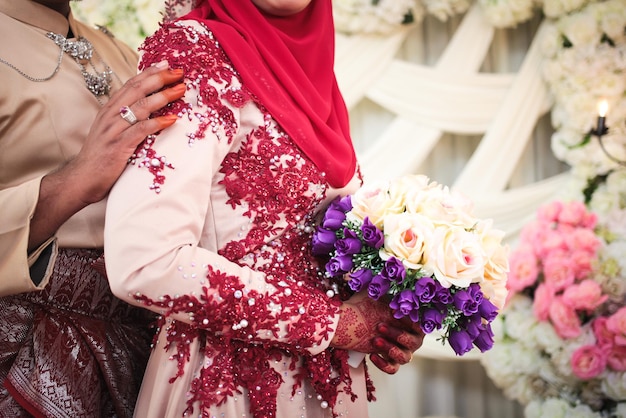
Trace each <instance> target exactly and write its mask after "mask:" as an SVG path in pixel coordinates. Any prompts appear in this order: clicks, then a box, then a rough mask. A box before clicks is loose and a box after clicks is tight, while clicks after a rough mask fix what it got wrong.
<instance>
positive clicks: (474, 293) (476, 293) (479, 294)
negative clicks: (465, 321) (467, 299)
mask: <svg viewBox="0 0 626 418" xmlns="http://www.w3.org/2000/svg"><path fill="white" fill-rule="evenodd" d="M467 292H468V293H469V294H470V296H471V297H472V299H474V302H476V303H477V304H479V305H480V303H481V302H482V301H483V299H484V296H483V291H482V290H481V289H480V285H479V284H478V283H472V284H470V286H469V288H468V289H467Z"/></svg>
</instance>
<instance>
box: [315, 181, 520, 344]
mask: <svg viewBox="0 0 626 418" xmlns="http://www.w3.org/2000/svg"><path fill="white" fill-rule="evenodd" d="M503 235H504V234H503V232H501V231H499V230H497V229H494V228H492V222H491V221H484V220H480V219H477V218H475V217H474V216H473V215H472V203H471V202H470V201H469V200H468V199H466V198H464V197H463V196H461V195H460V194H457V193H453V192H451V191H450V190H449V189H448V188H447V187H443V186H442V185H440V184H437V183H436V182H431V181H430V179H429V178H428V177H426V176H423V175H407V176H403V177H400V178H398V179H396V180H394V181H390V182H378V183H372V184H369V185H367V184H366V185H364V186H363V187H362V188H360V189H359V190H358V191H357V192H356V193H355V194H354V195H352V196H347V197H343V198H337V199H335V200H334V201H333V202H331V204H330V205H329V207H328V209H327V210H326V212H325V214H324V217H323V220H322V222H321V224H320V225H319V226H318V227H317V229H316V231H315V233H314V235H313V252H314V253H315V254H316V255H318V256H324V257H327V258H328V261H327V262H326V267H325V269H326V275H327V276H328V277H329V278H331V280H336V281H338V282H344V281H346V280H347V285H348V286H349V288H350V289H351V290H352V291H354V292H361V291H363V292H367V294H368V295H369V297H371V298H373V299H376V300H378V299H380V298H383V299H384V300H386V301H388V303H389V307H390V308H391V309H392V311H393V315H394V317H395V318H396V319H401V318H404V317H408V318H410V319H411V320H412V321H413V322H416V323H419V324H420V327H421V328H422V330H423V331H424V333H431V332H433V331H436V330H437V331H439V332H440V334H441V340H442V343H445V342H446V341H447V342H449V344H450V346H451V347H452V348H453V349H454V351H455V353H456V354H457V355H462V354H464V353H466V352H468V351H470V350H471V349H472V348H473V346H476V347H477V348H478V349H479V350H481V352H484V351H486V350H488V349H490V348H491V347H492V345H493V332H492V330H491V326H490V323H491V322H492V321H493V320H494V318H495V317H496V315H497V312H498V309H500V307H501V306H502V305H503V304H504V300H505V298H506V278H507V272H508V252H507V250H508V248H507V247H506V246H504V245H502V243H501V242H502V238H503Z"/></svg>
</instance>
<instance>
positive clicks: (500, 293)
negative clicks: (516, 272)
mask: <svg viewBox="0 0 626 418" xmlns="http://www.w3.org/2000/svg"><path fill="white" fill-rule="evenodd" d="M492 224H493V222H492V221H491V220H486V221H480V222H478V223H477V224H476V230H475V232H476V233H477V234H478V236H479V237H480V240H481V244H482V246H483V248H484V250H485V255H486V260H487V261H486V263H485V277H484V279H485V280H484V281H483V282H481V283H480V288H481V290H482V291H483V294H484V295H485V296H486V297H487V299H489V300H490V301H491V303H493V304H494V305H496V306H497V307H498V309H502V307H503V306H504V302H505V300H506V296H507V293H508V292H507V289H506V279H507V274H508V272H509V247H508V246H506V245H502V240H503V239H504V231H501V230H499V229H495V228H492V227H491V226H492Z"/></svg>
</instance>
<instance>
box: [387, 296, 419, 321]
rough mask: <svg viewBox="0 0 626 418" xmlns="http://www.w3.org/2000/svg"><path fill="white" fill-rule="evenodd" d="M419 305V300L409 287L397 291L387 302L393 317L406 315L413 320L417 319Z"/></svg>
mask: <svg viewBox="0 0 626 418" xmlns="http://www.w3.org/2000/svg"><path fill="white" fill-rule="evenodd" d="M419 306H420V305H419V301H418V300H417V298H416V297H415V294H414V293H413V292H412V291H411V290H410V289H405V290H403V291H402V292H400V293H398V294H397V295H395V296H394V297H393V299H391V302H389V307H390V308H391V309H393V317H394V318H396V319H401V318H404V317H405V316H408V317H409V318H411V321H413V322H417V321H419Z"/></svg>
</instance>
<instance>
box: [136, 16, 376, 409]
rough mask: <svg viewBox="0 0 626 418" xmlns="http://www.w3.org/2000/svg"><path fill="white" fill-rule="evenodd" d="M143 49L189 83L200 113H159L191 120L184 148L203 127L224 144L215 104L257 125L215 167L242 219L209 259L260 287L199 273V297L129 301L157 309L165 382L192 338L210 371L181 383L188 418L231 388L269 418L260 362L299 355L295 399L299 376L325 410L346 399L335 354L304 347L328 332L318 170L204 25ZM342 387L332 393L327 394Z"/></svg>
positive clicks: (341, 360)
mask: <svg viewBox="0 0 626 418" xmlns="http://www.w3.org/2000/svg"><path fill="white" fill-rule="evenodd" d="M143 49H144V51H145V55H144V58H143V63H142V65H143V66H146V65H150V64H151V63H153V62H158V61H160V60H162V59H168V61H169V62H170V65H171V66H172V67H179V68H183V69H184V70H185V75H186V77H187V79H188V81H187V82H188V84H189V85H193V86H194V87H195V90H196V91H198V92H199V93H198V95H197V100H198V103H199V106H198V109H201V111H202V113H197V112H200V110H192V107H191V106H190V105H189V104H187V103H185V102H184V101H183V100H179V101H177V102H175V103H173V104H171V105H170V106H169V108H167V109H165V110H162V111H161V113H163V112H171V113H174V112H175V113H176V114H178V115H179V116H180V117H188V118H190V120H195V121H196V122H197V124H196V125H195V126H197V129H196V130H195V131H194V132H192V133H190V134H189V135H188V138H189V141H195V140H198V139H203V138H205V137H206V131H207V130H210V132H211V133H212V134H213V135H214V136H215V137H217V140H219V141H223V140H226V141H228V143H231V141H232V139H233V135H234V134H235V132H236V131H237V129H239V126H238V125H237V123H236V120H235V119H234V117H233V114H232V112H231V110H230V109H229V107H228V106H227V105H226V104H225V103H228V104H229V105H231V106H234V107H242V106H244V105H246V104H248V103H250V101H254V103H255V104H256V106H257V107H258V108H259V110H260V112H262V114H263V115H264V124H263V126H258V127H256V128H254V129H251V130H250V131H249V132H248V133H247V135H246V139H245V141H243V143H242V144H241V146H238V147H237V148H234V149H233V151H232V152H230V153H229V154H227V155H226V157H225V159H224V160H223V162H222V165H221V168H220V175H223V178H222V180H221V181H220V183H221V184H223V185H224V187H225V191H226V193H227V194H228V201H227V203H228V204H229V205H230V206H231V207H233V208H236V207H242V206H245V208H246V210H245V212H244V214H243V215H244V216H246V217H248V218H249V219H250V223H249V229H248V230H247V231H246V233H245V234H242V236H241V239H239V240H233V241H230V242H228V243H227V244H226V245H225V246H224V247H223V248H221V249H220V250H219V254H221V255H222V256H224V257H225V258H227V259H228V260H230V261H232V262H235V263H238V264H239V265H241V266H249V267H250V268H252V269H253V270H255V271H258V272H262V273H264V274H265V278H266V282H267V283H268V290H267V291H266V292H258V291H254V290H250V289H247V288H246V287H245V286H244V284H243V283H242V282H241V280H240V279H239V278H238V277H234V276H230V275H227V274H224V273H223V272H220V271H218V270H217V269H215V268H213V267H211V266H208V271H207V279H208V281H209V283H210V285H209V286H207V287H204V288H203V294H202V295H200V296H198V297H196V296H192V295H184V296H179V297H171V296H167V295H165V296H163V297H162V298H161V299H160V300H158V301H155V300H151V299H149V298H147V297H145V296H142V295H138V296H136V298H137V300H139V301H141V302H142V303H144V304H146V305H154V306H158V307H160V308H162V309H163V312H164V314H163V316H162V318H161V320H160V326H161V327H162V328H163V329H164V330H165V335H166V338H167V347H166V348H167V349H168V351H169V352H170V353H171V359H172V360H175V361H177V362H178V374H177V375H176V376H173V377H172V379H171V382H173V381H175V380H176V379H177V378H178V377H180V376H181V375H182V374H183V373H184V368H185V365H186V363H187V361H188V360H189V357H190V352H189V349H190V348H189V345H190V343H191V342H192V341H194V340H198V341H200V342H201V351H202V353H203V355H204V358H205V359H209V362H210V364H205V365H203V368H202V370H201V372H200V375H199V376H198V377H196V378H194V379H193V381H192V385H191V388H190V398H189V400H188V402H187V405H188V408H187V410H186V411H185V412H186V413H191V412H193V405H194V403H198V404H199V405H200V407H201V408H202V409H203V411H202V416H208V415H206V414H208V412H206V411H207V410H208V408H209V407H210V406H211V405H220V404H221V403H223V402H225V401H226V399H227V397H232V396H235V395H236V394H237V393H240V391H239V389H238V388H239V387H241V388H245V389H247V390H248V396H249V399H250V403H251V413H252V414H253V415H254V416H255V417H272V416H275V414H276V397H277V393H278V392H277V391H278V388H279V387H280V385H281V383H282V382H283V380H282V378H281V376H280V374H278V373H277V372H276V371H275V370H274V369H273V368H272V367H271V366H270V362H271V361H273V360H276V359H281V358H283V356H287V357H289V358H291V366H290V368H291V369H292V370H295V368H296V367H297V365H298V363H299V360H302V366H301V367H302V369H301V370H299V371H298V373H297V374H296V384H295V387H294V388H293V392H294V393H295V391H296V390H297V388H298V387H300V386H302V382H303V380H304V379H308V380H310V382H311V384H312V385H313V387H314V388H315V390H316V392H317V393H318V394H319V395H321V396H322V398H323V399H324V400H325V401H326V402H328V404H329V406H330V407H333V406H334V405H335V402H336V399H337V394H338V390H344V391H345V392H347V393H348V394H350V395H352V397H353V398H355V397H356V395H354V393H352V391H351V389H350V384H351V378H350V373H349V366H348V365H347V353H346V352H345V351H341V350H332V349H329V350H326V351H325V352H323V353H321V354H319V355H316V356H312V355H311V354H310V353H309V352H308V351H307V350H306V349H307V348H309V347H312V346H314V345H315V344H316V343H317V342H318V341H321V340H322V339H326V338H328V337H329V336H330V333H332V332H333V329H331V327H330V324H331V323H332V321H331V318H332V317H333V315H335V314H336V312H337V306H338V305H339V303H340V301H339V298H338V296H336V292H334V291H332V290H329V289H330V286H329V284H328V283H327V282H326V281H325V280H324V278H323V274H322V272H321V271H320V268H319V264H318V261H317V260H316V259H315V258H314V257H313V256H312V252H311V249H310V242H311V234H312V232H313V228H312V218H311V217H312V215H313V214H314V213H315V210H316V208H317V207H318V206H319V205H320V203H321V202H322V200H323V199H324V197H325V194H326V188H327V182H326V180H325V178H324V175H323V173H320V172H319V170H318V169H317V168H316V167H315V165H314V164H313V163H312V162H311V161H310V160H308V159H307V158H306V157H305V156H304V155H303V154H301V152H300V151H299V149H298V148H297V147H296V146H295V145H294V143H293V142H292V141H291V139H290V138H289V137H287V136H286V135H285V134H284V133H283V132H282V130H281V129H280V128H279V127H278V126H277V125H276V123H275V121H274V120H273V119H272V117H271V116H270V115H269V114H268V113H267V111H266V110H265V109H264V107H263V106H262V105H261V104H260V103H258V102H257V101H256V99H255V97H254V96H253V95H252V94H250V93H249V92H248V91H247V90H246V89H245V88H244V87H241V84H240V80H239V79H238V77H237V74H236V72H235V71H234V69H233V68H232V66H231V65H230V64H229V61H228V59H227V57H226V56H225V54H224V52H223V51H222V49H221V48H220V47H219V45H218V43H217V41H216V40H215V39H213V37H212V35H211V33H210V32H209V31H208V30H204V31H203V30H196V29H192V28H189V27H182V26H177V25H176V24H168V25H164V26H163V27H162V28H161V29H160V30H159V32H158V34H157V35H156V36H155V37H152V38H150V39H149V40H148V41H147V43H146V44H145V45H144V46H143ZM216 86H219V88H218V87H216ZM194 109H195V108H194ZM194 112H196V113H194ZM154 144H155V141H154V139H153V138H152V139H149V140H148V141H146V142H145V143H144V144H143V146H142V147H141V149H140V150H138V152H137V153H136V155H135V158H134V161H139V164H140V165H141V166H144V167H147V168H148V169H150V170H151V172H152V173H153V175H154V176H155V179H154V184H153V187H154V188H155V189H157V190H156V191H157V192H158V187H160V185H162V184H163V181H164V180H165V177H164V176H163V173H162V171H163V169H164V168H165V167H170V168H172V167H171V166H168V165H166V160H165V157H162V156H158V154H157V153H156V151H154V149H153V145H154ZM249 179H254V182H250V181H248V180H249ZM180 313H185V314H187V315H188V316H189V318H190V320H191V323H190V324H186V323H181V322H178V321H175V320H173V319H171V317H172V316H173V315H175V314H180ZM284 324H287V325H286V326H285V327H284V329H280V325H284ZM280 341H287V342H285V343H282V342H280ZM212 364H219V366H220V367H219V368H217V367H211V365H212ZM341 383H343V384H344V385H343V389H338V387H339V386H340V384H341ZM369 383H371V382H369ZM369 383H368V388H369V389H370V390H371V389H372V387H371V384H369ZM368 397H369V395H368Z"/></svg>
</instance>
